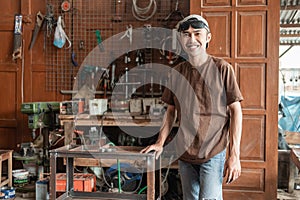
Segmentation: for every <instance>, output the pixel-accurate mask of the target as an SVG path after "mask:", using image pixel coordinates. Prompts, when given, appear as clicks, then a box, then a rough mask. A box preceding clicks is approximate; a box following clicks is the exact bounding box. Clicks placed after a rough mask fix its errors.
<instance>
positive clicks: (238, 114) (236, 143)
mask: <svg viewBox="0 0 300 200" xmlns="http://www.w3.org/2000/svg"><path fill="white" fill-rule="evenodd" d="M229 107H230V110H231V123H230V140H231V143H232V146H231V149H230V152H229V155H230V156H237V157H238V158H239V157H240V143H241V136H242V119H243V115H242V109H241V105H240V102H235V103H233V104H231V105H230V106H229Z"/></svg>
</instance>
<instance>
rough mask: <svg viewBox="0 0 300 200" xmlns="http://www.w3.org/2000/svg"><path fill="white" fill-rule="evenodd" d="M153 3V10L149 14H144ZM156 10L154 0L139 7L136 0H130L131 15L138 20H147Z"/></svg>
mask: <svg viewBox="0 0 300 200" xmlns="http://www.w3.org/2000/svg"><path fill="white" fill-rule="evenodd" d="M152 5H153V11H152V13H151V14H150V15H149V16H144V15H145V14H147V13H148V12H149V11H150V9H151V7H152ZM156 10H157V5H156V1H155V0H150V2H149V4H148V6H146V7H144V8H141V7H138V6H137V0H132V15H133V16H134V17H135V18H136V19H137V20H139V21H147V20H148V19H150V18H151V17H153V16H154V14H155V13H156Z"/></svg>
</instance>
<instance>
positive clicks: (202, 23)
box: [176, 14, 210, 32]
mask: <svg viewBox="0 0 300 200" xmlns="http://www.w3.org/2000/svg"><path fill="white" fill-rule="evenodd" d="M190 26H191V27H193V28H205V29H206V30H207V31H208V32H210V29H209V25H208V22H207V21H206V19H204V18H203V17H202V16H201V15H196V14H192V15H189V16H187V17H185V18H184V19H182V20H181V21H179V22H178V23H177V25H176V29H177V31H179V32H181V31H185V30H187V29H189V27H190Z"/></svg>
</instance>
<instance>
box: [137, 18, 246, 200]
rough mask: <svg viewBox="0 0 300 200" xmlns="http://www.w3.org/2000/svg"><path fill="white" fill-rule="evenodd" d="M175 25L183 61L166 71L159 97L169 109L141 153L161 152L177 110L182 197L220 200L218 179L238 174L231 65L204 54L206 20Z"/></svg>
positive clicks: (236, 96)
mask: <svg viewBox="0 0 300 200" xmlns="http://www.w3.org/2000/svg"><path fill="white" fill-rule="evenodd" d="M176 28H177V30H178V32H179V33H178V34H179V40H180V42H181V46H182V48H183V50H184V51H185V52H186V53H187V55H188V60H187V61H185V62H183V63H180V64H179V65H177V66H176V67H174V68H173V70H171V72H170V77H169V83H168V87H166V89H165V90H164V93H163V96H162V100H163V101H164V102H166V103H167V104H168V107H167V111H166V114H165V116H164V120H163V124H162V127H161V129H160V134H159V137H158V140H157V141H156V143H155V144H152V145H150V146H148V147H146V148H144V149H143V150H142V151H141V152H142V153H147V152H150V151H155V152H156V157H157V158H158V157H159V156H160V155H161V153H162V152H163V150H164V145H165V141H166V139H167V137H168V135H169V132H170V130H171V128H172V125H173V122H174V119H175V116H176V112H177V117H178V120H179V123H180V126H179V130H178V133H177V135H176V136H177V137H176V138H175V139H176V152H177V154H178V156H179V161H178V163H179V173H180V177H181V182H182V190H183V198H184V200H198V199H199V200H203V199H214V200H222V182H223V177H225V176H226V175H227V179H226V183H227V184H229V183H231V182H233V181H235V180H236V179H237V178H238V177H239V176H240V175H241V164H240V140H241V132H242V109H241V105H240V101H242V100H243V97H242V95H241V92H240V90H239V87H238V84H237V82H236V78H235V75H234V71H233V69H232V66H231V65H230V64H228V63H227V62H226V61H224V60H223V59H220V58H216V57H213V56H211V55H208V54H207V53H206V48H207V47H208V43H209V42H210V40H211V33H210V29H209V25H208V23H207V21H206V20H205V19H204V18H203V17H202V16H200V15H190V16H188V17H186V18H184V19H183V20H181V21H180V22H179V23H178V24H177V26H176ZM229 141H230V143H231V145H230V148H229V152H228V157H227V160H226V161H225V159H226V148H227V146H228V143H229Z"/></svg>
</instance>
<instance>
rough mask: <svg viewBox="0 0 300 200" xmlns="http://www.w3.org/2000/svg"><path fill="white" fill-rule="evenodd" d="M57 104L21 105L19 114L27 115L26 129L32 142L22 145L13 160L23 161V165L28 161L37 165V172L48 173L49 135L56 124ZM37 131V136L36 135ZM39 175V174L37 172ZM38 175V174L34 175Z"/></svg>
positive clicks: (32, 103) (31, 103) (29, 103)
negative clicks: (30, 133)
mask: <svg viewBox="0 0 300 200" xmlns="http://www.w3.org/2000/svg"><path fill="white" fill-rule="evenodd" d="M59 107H60V103H59V102H28V103H22V105H21V112H22V113H23V114H27V115H28V127H29V128H30V129H32V139H33V141H32V142H26V143H22V144H21V145H20V152H19V153H18V154H14V157H15V159H17V160H21V161H23V165H24V166H25V164H28V163H29V161H30V162H31V163H32V162H36V164H37V165H39V166H40V167H38V168H39V171H41V169H40V168H41V167H42V168H43V169H42V172H48V171H49V169H48V166H49V155H48V154H49V153H48V150H49V133H50V131H53V130H55V129H56V128H57V127H58V125H59V123H58V114H59ZM37 129H39V131H38V132H39V133H38V135H37V134H36V131H37ZM38 173H40V172H38ZM36 175H38V174H36Z"/></svg>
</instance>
